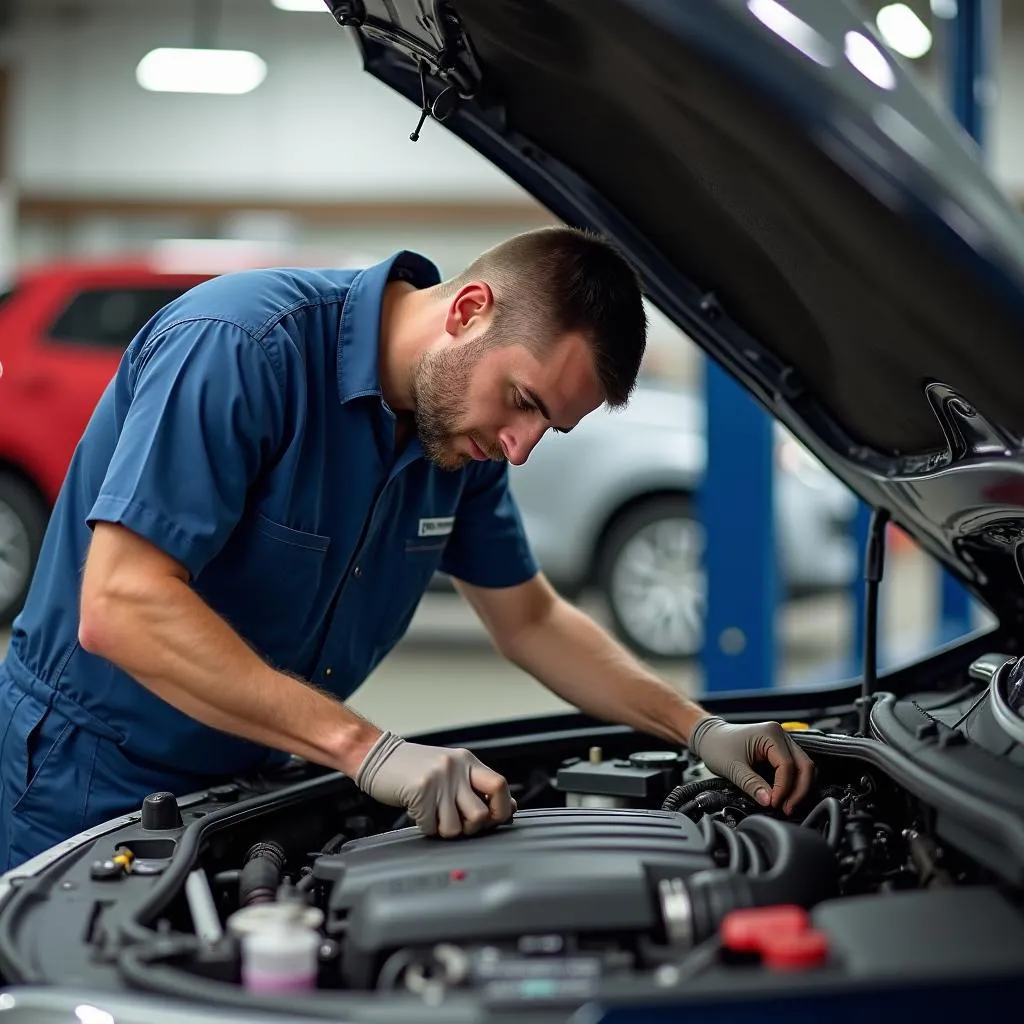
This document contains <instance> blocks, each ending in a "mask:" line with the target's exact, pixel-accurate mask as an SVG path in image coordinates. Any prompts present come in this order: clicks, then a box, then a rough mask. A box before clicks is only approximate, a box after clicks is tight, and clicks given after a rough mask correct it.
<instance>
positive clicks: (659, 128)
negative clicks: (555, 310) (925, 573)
mask: <svg viewBox="0 0 1024 1024" xmlns="http://www.w3.org/2000/svg"><path fill="white" fill-rule="evenodd" d="M328 3H329V5H330V6H331V7H332V9H333V10H334V13H335V15H336V17H337V18H338V20H339V21H340V22H342V23H343V24H348V25H350V26H352V28H353V29H354V31H355V32H356V33H357V35H358V40H359V44H360V47H361V50H362V53H363V57H364V62H365V65H366V68H367V70H368V71H369V72H370V73H371V74H373V75H374V76H376V77H378V78H379V79H381V80H382V81H384V82H386V83H387V84H388V85H390V86H392V87H393V88H395V89H396V90H398V91H399V92H401V93H402V94H404V95H406V96H407V97H408V98H409V99H410V100H412V101H413V102H415V103H416V104H417V105H420V103H421V97H422V95H423V91H424V90H425V93H426V96H427V100H428V102H429V103H432V104H433V109H434V113H435V114H436V115H437V116H438V118H439V119H443V121H444V125H445V127H446V128H447V129H449V130H451V131H452V132H454V133H455V134H456V135H458V136H460V137H461V138H463V139H464V140H465V141H467V142H468V143H469V144H471V145H472V146H474V147H475V148H476V149H477V150H479V151H480V152H481V153H482V154H484V155H485V156H486V157H487V158H488V159H490V160H491V161H492V162H493V163H494V164H495V165H497V166H498V167H500V168H501V169H503V170H504V171H506V172H507V173H508V174H509V175H510V176H511V177H512V178H513V179H515V180H516V181H518V182H519V183H520V184H521V185H522V186H523V187H524V188H525V189H526V190H527V191H529V192H530V193H531V194H532V195H534V196H535V197H536V198H537V199H538V200H539V201H540V202H542V203H543V204H544V205H545V206H547V207H548V208H549V209H550V210H551V211H552V212H553V213H554V214H555V215H556V216H558V217H559V218H561V219H563V220H565V221H567V222H568V223H572V224H577V225H580V226H586V227H591V228H593V229H596V230H599V231H601V232H603V233H604V234H606V235H608V236H610V237H611V238H613V239H614V240H615V241H616V242H617V243H618V244H619V245H620V246H621V247H622V249H623V250H624V251H625V252H626V253H627V254H628V255H629V256H630V257H631V259H632V260H633V261H634V263H635V264H636V266H637V267H638V269H639V270H640V272H641V275H642V277H643V280H644V283H645V287H646V288H647V291H648V294H649V296H650V298H651V300H652V301H653V302H655V304H657V305H658V306H659V307H660V308H661V309H662V310H663V311H664V312H665V313H666V314H667V315H668V316H669V317H671V318H672V319H673V320H674V321H675V322H676V323H677V324H678V325H679V326H680V327H681V328H682V329H683V330H684V331H686V332H687V333H688V334H689V335H690V336H691V337H692V338H693V339H694V340H695V341H696V342H697V343H698V344H699V345H700V346H701V347H702V348H704V349H705V350H706V351H707V352H708V353H709V354H711V355H712V356H713V357H714V358H716V359H718V360H719V361H720V362H721V363H722V364H724V365H725V366H726V368H727V369H729V370H730V371H731V372H732V373H734V374H735V375H736V376H737V377H738V378H739V379H740V380H741V381H742V382H743V383H744V384H745V385H746V386H747V387H748V388H749V389H750V390H751V391H752V392H753V394H754V395H755V396H756V397H757V398H758V399H759V400H760V401H761V402H762V403H763V404H764V405H765V406H766V407H767V408H768V409H769V410H770V411H771V412H772V413H773V414H774V415H776V416H777V417H778V418H779V419H780V420H781V421H782V422H783V423H785V424H786V425H787V426H788V427H789V428H790V429H791V430H793V431H794V433H795V434H797V436H799V437H800V438H801V439H802V440H803V441H804V443H806V444H807V445H808V447H810V448H811V449H812V450H813V451H814V452H815V454H816V455H818V456H819V458H821V459H822V460H823V461H824V462H825V463H826V464H827V465H829V467H830V468H831V469H832V470H833V472H835V473H836V475H837V476H839V477H840V478H841V479H842V480H844V481H845V482H846V483H847V484H848V485H849V486H850V487H851V488H852V489H853V490H855V491H856V492H857V493H858V494H859V495H860V496H861V497H862V498H863V499H864V500H866V501H867V502H868V503H869V504H871V505H873V506H879V507H884V508H886V509H887V510H888V511H889V512H890V513H891V515H892V517H893V519H894V521H896V522H897V523H899V524H900V525H901V526H903V527H904V528H905V529H906V530H907V531H908V532H909V533H911V534H912V535H913V536H914V537H915V538H916V539H917V540H918V541H919V542H920V543H921V544H922V545H923V546H924V547H925V548H926V549H927V550H929V551H931V552H932V553H933V554H934V555H936V556H937V557H939V558H940V559H942V560H943V561H945V562H946V564H947V565H948V566H949V567H950V568H951V569H952V571H953V572H954V573H955V574H956V575H957V576H959V577H960V578H961V579H962V580H963V581H964V582H966V583H967V584H968V585H969V586H970V588H971V589H972V590H973V591H974V593H975V594H976V595H977V596H978V597H979V598H981V599H982V600H983V601H984V602H985V603H987V604H988V605H989V606H990V607H991V608H992V609H993V610H995V611H996V612H997V613H998V614H1000V616H1001V617H1002V618H1003V621H1004V625H1006V624H1008V623H1007V617H1008V616H1009V617H1011V618H1013V619H1018V618H1019V617H1021V607H1022V604H1021V597H1022V595H1021V593H1020V591H1021V585H1020V573H1019V570H1018V547H1019V546H1020V542H1021V539H1022V538H1024V530H1022V527H1024V460H1022V458H1021V442H1020V439H1021V438H1022V437H1024V403H1021V402H1020V401H1019V399H1018V393H1017V387H1018V384H1017V382H1018V380H1019V379H1021V378H1022V376H1024V345H1021V343H1020V338H1019V324H1020V322H1021V317H1022V314H1024V229H1022V226H1021V221H1020V220H1019V219H1018V216H1017V214H1016V212H1015V211H1014V210H1013V209H1012V208H1011V206H1010V204H1009V203H1008V202H1007V201H1006V199H1005V198H1004V197H1003V196H1002V195H1001V194H1000V193H999V192H998V190H997V189H995V187H994V186H993V185H992V183H991V182H990V181H989V179H988V178H987V177H986V175H985V173H984V171H983V170H982V168H981V166H980V164H979V162H978V161H977V160H976V158H975V156H974V153H973V150H972V148H971V144H970V142H969V140H967V139H966V137H965V136H964V135H963V134H962V133H961V132H960V131H959V129H958V128H957V126H956V125H955V124H954V123H953V122H952V120H951V119H950V118H948V117H946V116H945V115H944V114H942V113H940V112H939V111H937V110H936V109H934V108H933V107H932V106H931V105H930V104H929V103H928V101H927V100H926V99H925V98H924V97H923V95H922V94H921V93H920V91H919V90H918V89H917V88H916V87H915V86H914V85H913V84H912V83H911V82H910V81H909V80H908V79H907V77H906V75H905V74H904V73H903V72H902V70H901V69H900V67H899V66H898V65H897V64H896V63H895V61H894V60H893V59H892V58H891V57H890V56H888V55H886V54H885V53H884V51H882V50H881V49H880V48H877V49H876V48H875V47H876V46H877V45H878V44H877V41H875V40H874V37H873V36H871V34H870V31H869V30H868V29H867V28H866V27H865V26H864V25H863V24H862V23H861V22H860V21H859V20H858V19H857V18H856V17H855V16H854V14H853V13H852V12H851V10H850V8H849V7H848V6H847V5H846V4H844V3H842V2H840V0H791V2H789V3H788V4H786V5H785V6H783V5H782V4H780V3H776V2H775V0H749V2H743V0H702V2H701V3H700V4H687V3H670V2H666V0H647V2H641V0H632V2H631V0H588V2H587V3H586V4H581V3H578V2H574V0H454V2H451V3H437V4H431V3H427V2H426V0H366V2H365V3H350V2H349V3H346V2H342V0H328ZM854 33H855V34H856V35H853V36H852V35H851V34H854ZM851 40H852V42H851ZM871 79H874V80H873V81H872V80H871ZM879 83H880V84H879ZM435 101H436V102H435ZM425 130H441V129H440V128H439V127H438V126H437V125H436V124H428V125H427V126H426V128H425ZM414 158H415V152H413V153H412V154H411V159H414Z"/></svg>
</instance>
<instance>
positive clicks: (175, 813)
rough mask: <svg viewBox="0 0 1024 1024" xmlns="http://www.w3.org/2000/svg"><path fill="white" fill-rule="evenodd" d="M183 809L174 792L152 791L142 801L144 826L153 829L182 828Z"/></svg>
mask: <svg viewBox="0 0 1024 1024" xmlns="http://www.w3.org/2000/svg"><path fill="white" fill-rule="evenodd" d="M181 826H182V821H181V811H180V810H178V799H177V797H175V795H174V794H173V793H150V794H149V796H147V797H146V799H145V800H143V801H142V827H143V828H144V829H147V830H151V831H154V832H156V831H161V830H164V829H169V828H181Z"/></svg>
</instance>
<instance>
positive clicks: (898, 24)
mask: <svg viewBox="0 0 1024 1024" xmlns="http://www.w3.org/2000/svg"><path fill="white" fill-rule="evenodd" d="M875 23H876V24H877V25H878V31H879V32H881V33H882V38H883V39H884V40H885V41H886V42H887V43H888V44H889V46H891V47H892V48H893V49H894V50H895V51H896V52H897V53H900V54H902V55H903V56H904V57H909V58H910V59H911V60H917V59H918V57H923V56H924V55H925V54H926V53H927V52H928V51H929V50H930V49H931V48H932V34H931V31H930V30H929V28H928V26H927V25H926V24H925V23H924V22H923V21H922V20H921V19H920V18H919V17H918V16H917V15H916V14H915V13H914V12H913V11H912V10H911V9H910V8H909V7H908V6H907V5H906V4H888V5H887V6H885V7H883V8H882V9H881V10H880V11H879V12H878V15H877V16H876V18H875Z"/></svg>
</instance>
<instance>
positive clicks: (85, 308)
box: [48, 287, 185, 349]
mask: <svg viewBox="0 0 1024 1024" xmlns="http://www.w3.org/2000/svg"><path fill="white" fill-rule="evenodd" d="M184 291H185V289H184V288H183V287H181V288H169V287H152V288H146V287H142V288H90V289H87V290H85V291H82V292H79V293H78V294H77V295H76V296H75V297H74V298H73V299H72V300H71V301H70V302H69V303H68V305H67V306H66V307H65V309H64V311H63V312H62V313H61V314H60V315H59V316H58V317H57V319H56V320H54V322H53V324H52V325H51V326H50V329H49V331H48V336H49V338H50V340H51V341H59V342H61V343H65V344H75V345H88V346H93V347H97V348H117V349H124V348H126V347H127V346H128V344H129V342H130V341H131V340H132V338H134V337H135V335H136V334H138V332H139V330H140V329H141V328H142V327H143V326H144V325H145V323H146V321H147V320H149V318H150V317H151V316H153V314H155V313H157V312H158V311H159V310H161V309H162V308H163V307H164V306H166V305H167V303H168V302H171V301H172V300H173V299H176V298H177V297H178V296H179V295H181V294H183V293H184Z"/></svg>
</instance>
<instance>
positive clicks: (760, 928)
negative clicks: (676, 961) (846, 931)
mask: <svg viewBox="0 0 1024 1024" xmlns="http://www.w3.org/2000/svg"><path fill="white" fill-rule="evenodd" d="M720 935H721V940H722V946H723V948H724V949H727V950H729V951H730V952H733V953H760V954H761V961H762V963H764V965H765V966H766V967H771V968H774V969H775V970H787V971H791V970H801V969H802V968H805V967H816V966H818V965H819V964H821V963H823V962H824V961H825V960H826V959H827V957H828V936H827V935H825V933H824V932H819V931H815V930H814V929H813V928H812V927H811V919H810V917H809V916H808V914H807V911H806V910H804V909H803V908H802V907H797V906H789V905H780V906H776V907H755V908H751V909H747V910H734V911H732V912H731V913H730V914H727V915H726V917H725V920H724V921H722V927H721V931H720Z"/></svg>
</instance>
